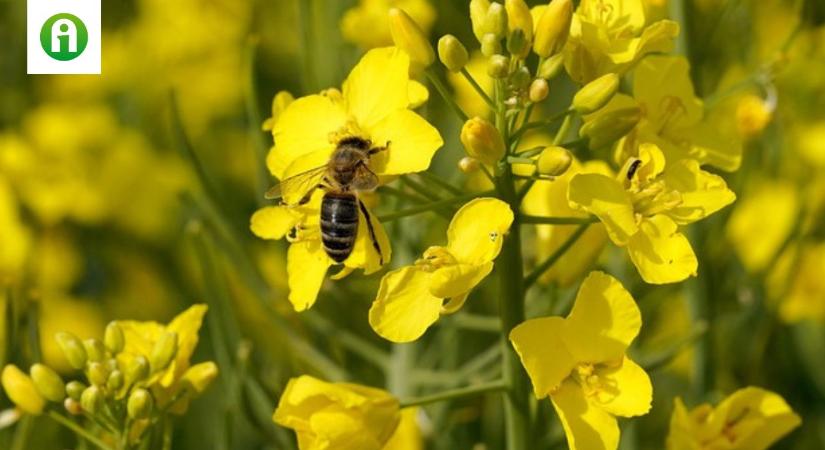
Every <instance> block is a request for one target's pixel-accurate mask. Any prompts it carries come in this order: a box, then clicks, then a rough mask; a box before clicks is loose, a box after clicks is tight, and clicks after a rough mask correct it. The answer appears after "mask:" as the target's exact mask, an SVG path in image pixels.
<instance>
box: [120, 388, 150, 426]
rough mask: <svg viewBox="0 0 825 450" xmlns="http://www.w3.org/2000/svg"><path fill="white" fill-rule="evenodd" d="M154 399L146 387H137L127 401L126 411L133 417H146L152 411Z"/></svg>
mask: <svg viewBox="0 0 825 450" xmlns="http://www.w3.org/2000/svg"><path fill="white" fill-rule="evenodd" d="M152 406H154V400H152V395H151V394H149V391H147V390H146V389H135V390H134V391H132V393H131V394H130V395H129V400H127V401H126V412H127V413H128V414H129V417H130V418H131V419H145V418H147V417H149V414H151V413H152Z"/></svg>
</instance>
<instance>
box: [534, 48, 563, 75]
mask: <svg viewBox="0 0 825 450" xmlns="http://www.w3.org/2000/svg"><path fill="white" fill-rule="evenodd" d="M562 67H564V55H563V54H561V53H559V54H556V55H553V56H551V57H549V58H547V59H546V60H544V62H543V63H541V66H539V70H538V76H539V77H541V78H544V79H545V80H552V79H553V77H555V76H556V75H558V74H559V72H561V68H562Z"/></svg>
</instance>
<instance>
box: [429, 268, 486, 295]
mask: <svg viewBox="0 0 825 450" xmlns="http://www.w3.org/2000/svg"><path fill="white" fill-rule="evenodd" d="M492 270H493V263H492V262H488V263H484V264H480V265H472V264H454V265H450V266H446V267H442V268H440V269H438V270H436V271H435V272H433V273H432V276H431V278H430V294H432V295H433V296H434V297H438V298H451V297H457V296H460V295H462V294H466V293H467V292H469V291H470V290H471V289H473V288H474V287H476V285H478V283H480V282H481V280H483V279H484V277H486V276H487V275H489V274H490V272H492Z"/></svg>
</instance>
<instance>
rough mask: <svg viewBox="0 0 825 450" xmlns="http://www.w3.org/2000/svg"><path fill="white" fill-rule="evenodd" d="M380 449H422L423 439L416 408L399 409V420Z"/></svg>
mask: <svg viewBox="0 0 825 450" xmlns="http://www.w3.org/2000/svg"><path fill="white" fill-rule="evenodd" d="M382 450H424V439H423V437H422V436H421V428H420V427H419V426H418V408H404V409H402V410H401V422H399V424H398V428H396V429H395V433H393V435H392V437H391V438H390V440H389V441H387V445H385V446H384V448H383V449H382Z"/></svg>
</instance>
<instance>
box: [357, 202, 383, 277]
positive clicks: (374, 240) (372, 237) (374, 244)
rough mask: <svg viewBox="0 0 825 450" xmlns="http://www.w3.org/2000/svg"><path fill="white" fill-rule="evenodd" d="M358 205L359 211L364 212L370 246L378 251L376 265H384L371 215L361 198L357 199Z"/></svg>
mask: <svg viewBox="0 0 825 450" xmlns="http://www.w3.org/2000/svg"><path fill="white" fill-rule="evenodd" d="M358 207H359V208H361V212H362V213H364V218H365V219H367V230H368V231H369V232H370V240H371V241H372V247H373V248H374V249H375V251H376V252H377V253H378V265H381V266H383V265H384V254H383V253H381V246H380V245H378V238H376V237H375V228H373V227H372V217H370V213H369V211H367V207H366V206H365V205H364V202H362V201H361V199H360V198H359V199H358Z"/></svg>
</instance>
